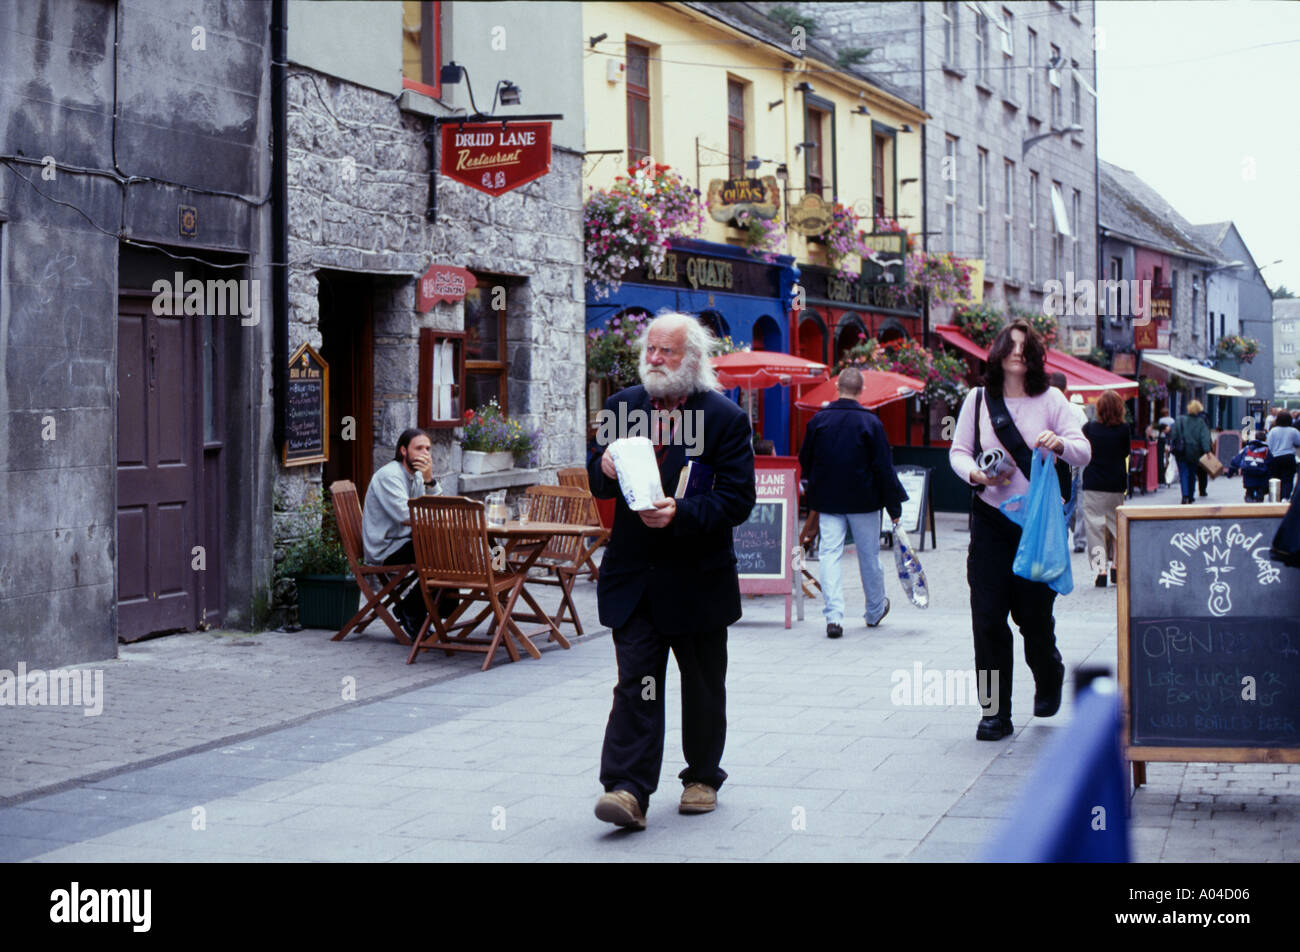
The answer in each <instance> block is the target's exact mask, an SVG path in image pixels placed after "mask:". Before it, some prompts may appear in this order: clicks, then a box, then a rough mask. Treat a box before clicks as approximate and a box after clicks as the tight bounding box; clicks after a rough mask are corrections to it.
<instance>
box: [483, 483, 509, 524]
mask: <svg viewBox="0 0 1300 952" xmlns="http://www.w3.org/2000/svg"><path fill="white" fill-rule="evenodd" d="M484 516H485V517H486V518H487V521H488V523H489V524H490V525H494V526H501V525H505V522H506V517H507V511H506V493H505V490H504V489H502V490H499V491H498V492H494V493H488V494H487V501H486V507H485V512H484Z"/></svg>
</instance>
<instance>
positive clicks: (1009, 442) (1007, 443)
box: [975, 387, 1074, 499]
mask: <svg viewBox="0 0 1300 952" xmlns="http://www.w3.org/2000/svg"><path fill="white" fill-rule="evenodd" d="M984 389H985V388H983V387H980V388H979V389H978V390H977V391H976V392H975V456H976V457H978V456H979V455H980V452H981V450H980V417H979V412H980V401H981V399H982V398H983V396H984ZM988 401H989V422H990V423H992V424H993V432H995V433H997V435H998V442H999V443H1001V444H1002V448H1003V449H1005V450H1006V451H1007V452H1008V453H1010V454H1011V458H1012V459H1014V460H1015V461H1016V465H1017V466H1019V467H1020V472H1022V473H1024V474H1025V479H1029V478H1030V477H1029V474H1030V472H1032V470H1033V463H1034V454H1033V452H1032V451H1031V450H1030V449H1029V447H1028V446H1027V445H1026V444H1025V438H1024V437H1023V436H1021V435H1020V431H1019V430H1018V429H1016V422H1015V420H1013V419H1011V412H1010V411H1009V410H1008V409H1007V405H1006V402H1005V401H1003V399H1002V398H1001V397H995V396H993V395H992V394H989V398H988ZM1056 481H1057V483H1058V484H1060V489H1061V498H1062V499H1069V498H1070V490H1071V489H1072V488H1073V484H1074V480H1073V478H1072V477H1071V475H1070V464H1069V463H1067V462H1065V460H1062V459H1058V460H1056ZM982 489H984V487H983V486H982V485H981V486H976V487H975V491H976V492H979V491H980V490H982Z"/></svg>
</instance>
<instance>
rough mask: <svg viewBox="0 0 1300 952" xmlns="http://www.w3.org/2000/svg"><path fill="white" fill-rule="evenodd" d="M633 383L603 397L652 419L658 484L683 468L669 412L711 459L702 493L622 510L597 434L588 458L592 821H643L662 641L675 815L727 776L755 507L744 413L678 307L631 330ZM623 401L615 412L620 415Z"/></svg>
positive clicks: (711, 801) (695, 807) (659, 723)
mask: <svg viewBox="0 0 1300 952" xmlns="http://www.w3.org/2000/svg"><path fill="white" fill-rule="evenodd" d="M639 343H640V351H641V355H640V364H639V366H640V372H641V383H640V384H638V385H636V386H632V387H629V388H627V389H626V390H621V391H619V392H618V393H616V394H614V395H613V396H612V397H610V398H609V400H607V401H606V402H605V413H606V414H612V415H613V417H612V418H618V419H628V418H631V417H632V416H633V415H635V416H637V417H643V416H645V415H648V414H649V415H651V419H652V421H654V420H660V421H661V422H660V424H659V425H656V424H655V423H653V422H652V425H651V437H650V439H651V442H652V443H653V444H654V445H655V455H656V457H657V461H658V464H659V476H660V481H661V483H662V485H663V486H664V488H665V490H666V491H667V492H672V490H673V488H674V487H676V485H677V482H678V477H679V475H680V474H681V470H682V468H683V467H684V466H685V465H686V462H687V459H686V449H685V446H684V445H683V441H682V440H681V439H680V438H679V437H680V433H679V432H677V431H676V430H674V429H672V427H671V420H670V418H666V417H664V418H661V417H660V415H659V414H652V413H651V412H652V411H655V410H658V411H666V412H669V413H671V411H673V410H680V411H681V412H682V414H693V415H694V416H693V417H692V419H693V420H698V421H700V422H699V423H698V424H697V425H696V429H695V430H694V431H693V432H695V433H696V434H699V433H702V434H703V439H702V443H701V444H700V445H699V446H698V450H699V454H698V455H697V456H694V457H693V461H694V462H697V463H700V464H703V465H704V466H707V467H709V468H711V469H712V471H713V481H712V486H711V488H708V489H707V490H706V491H703V492H699V493H696V494H694V495H691V494H688V495H686V496H685V497H684V498H682V499H673V498H667V499H663V500H661V501H660V502H658V503H656V504H655V508H653V509H648V510H644V511H637V512H634V511H632V510H631V509H630V508H629V507H628V505H627V502H626V500H625V499H624V498H623V494H622V492H620V490H619V482H618V472H617V470H616V469H615V466H614V460H613V457H612V455H611V453H610V450H609V449H608V448H605V449H604V451H603V452H602V451H601V447H600V445H599V444H598V443H597V444H595V445H594V446H593V449H592V452H591V454H590V456H589V458H588V460H587V475H588V477H589V479H590V481H591V491H592V493H593V494H594V495H595V496H597V497H598V498H601V499H613V500H614V501H615V505H614V526H613V529H612V531H611V533H610V538H609V542H608V544H607V545H606V548H605V555H604V558H603V559H602V561H601V565H600V578H599V580H598V582H597V584H596V601H597V606H598V608H599V612H600V622H601V624H602V625H607V626H608V627H609V628H610V629H611V631H612V632H613V642H614V653H615V656H616V657H617V659H618V683H617V685H616V687H615V688H614V702H613V707H612V709H611V710H610V714H609V721H608V723H607V724H606V727H605V742H604V747H603V749H602V751H601V758H600V782H601V785H602V786H603V787H604V788H605V793H604V794H603V795H602V796H601V797H600V798H599V799H598V800H597V802H596V817H597V818H598V819H600V820H603V821H605V822H607V823H613V824H615V825H616V826H620V827H624V828H629V829H644V828H645V822H646V821H645V815H646V812H647V811H648V810H649V808H650V795H651V794H653V793H654V792H655V789H656V788H657V787H658V785H659V771H660V768H661V767H662V765H663V754H664V724H665V717H664V702H665V696H664V689H665V687H666V675H667V669H668V652H669V651H670V650H671V651H672V653H673V655H674V656H675V657H676V659H677V666H678V668H679V669H680V671H681V684H682V701H681V703H682V753H683V755H684V757H685V760H686V769H684V770H683V771H682V772H681V774H680V775H679V777H680V779H681V781H682V786H683V790H682V797H681V801H680V804H679V807H678V809H679V810H680V812H682V813H708V812H710V811H712V810H713V809H714V807H715V806H716V804H717V795H718V788H719V787H721V786H722V783H723V781H724V780H726V778H727V773H726V771H724V770H723V769H722V766H721V761H722V751H723V747H724V745H725V743H726V739H727V698H726V673H727V626H728V625H730V624H733V623H734V622H736V621H737V620H738V619H739V618H740V615H741V609H740V582H739V578H738V575H737V570H736V554H735V549H734V547H733V545H732V535H731V530H732V529H733V528H734V527H735V526H738V525H740V524H741V523H743V522H744V521H745V520H746V519H747V518H749V514H750V511H751V510H752V509H753V508H754V501H755V486H754V450H753V443H752V436H751V430H750V425H749V417H748V416H747V415H746V414H745V412H744V411H743V410H742V409H741V408H740V407H739V406H737V405H736V404H735V403H734V402H732V401H731V400H728V399H727V398H726V397H725V396H723V395H722V394H721V393H719V392H718V391H717V378H716V377H715V376H714V372H713V367H712V365H711V364H710V363H709V354H710V353H711V352H712V347H713V344H714V338H713V335H711V334H710V333H709V332H708V331H707V330H706V329H705V328H704V326H703V325H701V324H700V323H699V322H698V321H697V320H696V319H695V318H694V317H691V316H690V315H688V314H675V313H667V314H661V315H660V316H659V317H656V318H655V319H654V320H653V321H651V322H650V324H649V325H648V326H647V327H646V330H645V332H644V334H643V336H642V338H641V340H640V342H639ZM620 408H621V413H622V415H620Z"/></svg>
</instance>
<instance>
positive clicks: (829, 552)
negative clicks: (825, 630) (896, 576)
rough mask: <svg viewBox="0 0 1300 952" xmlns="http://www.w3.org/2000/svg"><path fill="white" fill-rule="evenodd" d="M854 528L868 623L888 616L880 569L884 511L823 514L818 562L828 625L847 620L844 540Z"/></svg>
mask: <svg viewBox="0 0 1300 952" xmlns="http://www.w3.org/2000/svg"><path fill="white" fill-rule="evenodd" d="M850 526H852V528H853V543H854V545H856V546H857V549H858V574H859V575H860V576H861V577H862V591H863V592H864V593H865V594H866V598H867V606H866V612H865V613H864V616H863V617H865V618H866V620H867V622H868V623H870V622H872V621H879V620H880V616H881V615H883V614H884V613H885V573H884V572H883V571H882V570H881V568H880V510H879V509H877V510H876V511H875V512H848V513H838V512H823V513H821V515H820V516H819V531H820V532H821V545H820V547H819V548H818V550H817V558H818V559H819V561H820V565H821V584H822V597H823V598H824V599H825V602H826V605H825V607H824V608H823V609H822V614H824V615H825V616H826V624H828V625H838V624H840V623H841V622H842V621H843V620H844V588H843V585H842V584H841V574H840V556H841V555H842V554H843V553H844V536H845V533H846V531H847V529H848V527H850Z"/></svg>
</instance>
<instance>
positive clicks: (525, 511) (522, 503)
mask: <svg viewBox="0 0 1300 952" xmlns="http://www.w3.org/2000/svg"><path fill="white" fill-rule="evenodd" d="M532 502H533V501H532V500H531V499H530V498H528V497H527V496H522V497H520V499H519V524H520V525H521V526H526V525H528V516H529V513H530V512H531V510H532Z"/></svg>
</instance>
